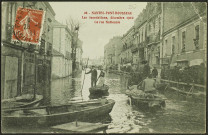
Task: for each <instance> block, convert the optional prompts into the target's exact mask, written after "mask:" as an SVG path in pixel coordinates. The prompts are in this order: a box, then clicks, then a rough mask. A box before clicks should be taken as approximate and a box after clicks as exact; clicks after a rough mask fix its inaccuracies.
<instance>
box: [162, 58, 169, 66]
mask: <svg viewBox="0 0 208 135" xmlns="http://www.w3.org/2000/svg"><path fill="white" fill-rule="evenodd" d="M160 59H161V64H162V65H168V64H169V59H168V58H160Z"/></svg>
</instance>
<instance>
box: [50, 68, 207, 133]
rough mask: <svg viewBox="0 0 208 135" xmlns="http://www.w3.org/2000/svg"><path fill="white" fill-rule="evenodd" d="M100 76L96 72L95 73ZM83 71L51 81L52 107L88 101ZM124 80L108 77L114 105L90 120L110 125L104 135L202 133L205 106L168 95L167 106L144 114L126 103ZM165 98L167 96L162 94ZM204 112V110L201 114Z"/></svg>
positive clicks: (87, 89) (113, 76)
mask: <svg viewBox="0 0 208 135" xmlns="http://www.w3.org/2000/svg"><path fill="white" fill-rule="evenodd" d="M98 74H99V71H98ZM83 78H84V71H83V72H82V74H80V75H79V76H78V77H76V78H71V77H68V78H63V79H58V80H54V81H53V82H52V87H51V88H52V91H51V104H64V103H68V102H70V101H72V100H82V99H83V100H84V101H85V100H89V87H90V75H88V74H86V75H85V81H84V85H83V90H82V91H81V85H82V84H83ZM126 83H127V80H126V79H125V78H124V77H122V76H118V75H115V74H107V75H106V82H105V84H107V85H108V86H109V87H110V89H109V93H110V94H109V96H106V98H107V99H114V100H115V102H116V103H115V105H114V107H113V110H112V112H111V113H110V115H109V116H107V117H105V118H100V119H99V120H92V121H95V122H101V123H106V124H109V126H108V129H107V131H106V132H107V133H182V132H183V133H199V132H204V131H205V126H204V125H205V105H204V104H200V103H194V102H188V101H181V100H178V99H176V98H175V97H174V99H171V98H169V97H171V96H172V95H167V96H168V100H167V101H166V107H165V108H164V109H163V110H160V111H157V112H155V113H151V112H147V111H146V112H145V111H142V110H139V109H137V107H135V106H130V105H129V104H128V96H127V95H125V89H126ZM165 96H166V95H165ZM202 109H203V111H202Z"/></svg>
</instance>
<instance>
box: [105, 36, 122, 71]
mask: <svg viewBox="0 0 208 135" xmlns="http://www.w3.org/2000/svg"><path fill="white" fill-rule="evenodd" d="M121 52H122V41H121V37H119V36H117V37H113V38H112V39H110V41H109V42H108V44H106V45H105V47H104V65H105V68H109V67H112V66H115V68H118V67H119V65H120V54H121Z"/></svg>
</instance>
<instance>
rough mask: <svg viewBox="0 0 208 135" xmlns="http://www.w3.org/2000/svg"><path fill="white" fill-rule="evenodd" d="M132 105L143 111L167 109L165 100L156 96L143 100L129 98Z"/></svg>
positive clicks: (140, 98) (134, 97)
mask: <svg viewBox="0 0 208 135" xmlns="http://www.w3.org/2000/svg"><path fill="white" fill-rule="evenodd" d="M129 97H130V100H131V104H133V105H135V106H137V107H138V108H141V109H150V108H158V109H159V108H163V107H165V99H164V98H162V97H160V96H157V95H154V97H153V98H142V97H137V96H129Z"/></svg>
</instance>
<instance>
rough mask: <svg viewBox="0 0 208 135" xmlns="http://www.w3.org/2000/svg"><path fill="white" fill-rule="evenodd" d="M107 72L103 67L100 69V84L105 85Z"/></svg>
mask: <svg viewBox="0 0 208 135" xmlns="http://www.w3.org/2000/svg"><path fill="white" fill-rule="evenodd" d="M104 77H105V72H104V71H103V68H101V69H100V75H99V77H98V79H99V82H98V86H101V87H104V83H105V78H104Z"/></svg>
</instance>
